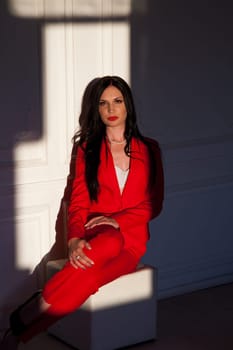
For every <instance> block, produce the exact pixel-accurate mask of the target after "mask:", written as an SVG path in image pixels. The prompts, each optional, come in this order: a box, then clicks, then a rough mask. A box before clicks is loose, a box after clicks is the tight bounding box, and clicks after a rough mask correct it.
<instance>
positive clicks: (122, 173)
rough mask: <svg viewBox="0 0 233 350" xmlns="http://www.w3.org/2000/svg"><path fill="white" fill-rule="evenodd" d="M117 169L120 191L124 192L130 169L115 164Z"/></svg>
mask: <svg viewBox="0 0 233 350" xmlns="http://www.w3.org/2000/svg"><path fill="white" fill-rule="evenodd" d="M115 170H116V176H117V180H118V184H119V187H120V191H121V193H122V192H123V189H124V187H125V183H126V180H127V177H128V174H129V169H127V170H123V169H121V168H119V167H118V166H117V165H115Z"/></svg>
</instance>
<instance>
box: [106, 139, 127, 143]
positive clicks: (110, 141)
mask: <svg viewBox="0 0 233 350" xmlns="http://www.w3.org/2000/svg"><path fill="white" fill-rule="evenodd" d="M108 142H109V143H110V144H115V145H123V143H125V142H126V140H125V139H124V140H123V141H116V140H110V139H109V138H108Z"/></svg>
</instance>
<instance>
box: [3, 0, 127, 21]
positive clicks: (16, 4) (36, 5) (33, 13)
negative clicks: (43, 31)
mask: <svg viewBox="0 0 233 350" xmlns="http://www.w3.org/2000/svg"><path fill="white" fill-rule="evenodd" d="M67 6H72V9H73V11H72V13H73V16H75V17H77V18H82V17H85V16H88V17H92V16H93V17H95V16H96V14H97V13H98V12H99V8H100V7H101V9H102V15H104V16H105V15H108V14H109V9H110V10H112V9H113V10H114V16H128V15H129V14H130V10H131V1H130V0H113V1H109V0H102V1H101V0H97V1H93V0H66V1H65V0H46V1H45V0H8V7H9V12H10V13H11V14H12V15H14V16H17V17H25V18H40V17H43V18H44V17H45V16H46V17H51V18H56V17H63V16H64V9H65V8H66V7H67ZM45 7H46V14H45ZM109 20H111V19H109Z"/></svg>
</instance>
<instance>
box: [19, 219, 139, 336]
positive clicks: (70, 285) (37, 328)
mask: <svg viewBox="0 0 233 350" xmlns="http://www.w3.org/2000/svg"><path fill="white" fill-rule="evenodd" d="M95 231H97V232H95V235H92V238H90V239H88V240H89V242H90V245H91V247H92V249H91V250H88V249H86V248H84V253H85V254H86V255H87V256H88V257H90V258H91V259H92V260H93V261H94V263H95V264H94V265H93V266H92V267H90V268H87V269H86V270H83V269H81V268H78V269H75V268H74V267H73V266H72V265H71V264H70V262H67V263H66V265H65V267H64V268H63V269H62V270H61V271H59V272H58V273H56V274H55V275H54V276H53V277H52V278H51V279H50V280H49V281H48V282H47V284H46V285H45V288H44V290H43V293H42V296H43V298H44V299H45V301H46V302H47V303H48V304H50V305H51V306H50V307H49V309H48V311H47V312H46V313H44V314H42V316H41V318H40V319H39V320H37V321H36V322H34V323H33V324H32V325H31V327H29V329H28V330H27V331H26V332H25V333H24V334H23V336H22V337H21V338H22V340H23V341H26V340H28V339H30V338H31V337H32V336H33V335H36V334H37V333H39V332H41V331H42V330H45V329H46V328H47V327H48V326H49V325H51V324H52V323H54V322H56V321H57V320H58V319H59V318H61V317H63V316H65V315H66V314H68V313H70V312H72V311H74V310H75V309H77V308H78V307H80V306H81V305H82V304H83V303H84V301H85V300H86V299H87V298H88V297H89V296H90V295H91V294H94V293H95V292H97V291H98V289H99V288H100V287H101V286H103V285H104V284H106V283H108V282H110V281H112V280H114V279H116V278H117V277H119V276H121V275H124V274H127V273H130V272H133V271H134V270H135V269H136V266H137V264H138V258H137V257H135V256H133V255H132V254H131V253H130V252H129V251H127V250H125V249H124V239H123V236H122V234H121V232H120V231H119V230H116V229H114V228H113V227H111V226H109V225H104V226H103V225H102V226H101V227H100V226H99V227H97V230H95Z"/></svg>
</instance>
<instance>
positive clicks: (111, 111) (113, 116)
mask: <svg viewBox="0 0 233 350" xmlns="http://www.w3.org/2000/svg"><path fill="white" fill-rule="evenodd" d="M99 114H100V118H101V120H102V122H103V123H104V124H105V125H106V126H108V127H111V126H112V127H114V126H115V127H116V126H125V121H126V117H127V110H126V106H125V101H124V97H123V95H122V93H121V91H120V90H119V89H117V88H116V87H115V86H113V85H110V86H108V87H107V88H106V89H105V90H104V91H103V93H102V95H101V96H100V100H99Z"/></svg>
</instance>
